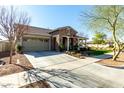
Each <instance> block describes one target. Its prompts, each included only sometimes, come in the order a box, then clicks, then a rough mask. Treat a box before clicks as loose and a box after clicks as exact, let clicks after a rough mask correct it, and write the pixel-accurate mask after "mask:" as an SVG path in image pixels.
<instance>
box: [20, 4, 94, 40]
mask: <svg viewBox="0 0 124 93" xmlns="http://www.w3.org/2000/svg"><path fill="white" fill-rule="evenodd" d="M21 8H22V10H24V11H25V12H27V13H28V15H29V16H30V17H31V22H30V25H32V26H36V27H42V28H49V29H56V28H58V27H63V26H71V27H72V28H74V29H75V30H76V31H78V32H79V33H84V35H86V36H88V37H89V38H91V36H92V31H90V29H89V28H88V27H87V26H86V25H85V24H82V21H83V20H81V16H80V15H81V12H87V11H89V10H91V9H92V8H93V6H86V5H82V6H79V5H34V6H31V5H28V6H21Z"/></svg>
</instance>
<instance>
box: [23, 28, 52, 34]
mask: <svg viewBox="0 0 124 93" xmlns="http://www.w3.org/2000/svg"><path fill="white" fill-rule="evenodd" d="M51 31H52V30H51V29H45V28H39V27H33V26H29V28H28V31H27V32H25V34H33V35H43V36H51V35H50V34H49V32H51Z"/></svg>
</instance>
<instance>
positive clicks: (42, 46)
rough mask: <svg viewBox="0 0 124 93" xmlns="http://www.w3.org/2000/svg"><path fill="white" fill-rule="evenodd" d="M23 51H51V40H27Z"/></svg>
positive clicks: (24, 42)
mask: <svg viewBox="0 0 124 93" xmlns="http://www.w3.org/2000/svg"><path fill="white" fill-rule="evenodd" d="M23 50H24V51H42V50H49V40H48V39H32V38H27V39H25V40H24V41H23Z"/></svg>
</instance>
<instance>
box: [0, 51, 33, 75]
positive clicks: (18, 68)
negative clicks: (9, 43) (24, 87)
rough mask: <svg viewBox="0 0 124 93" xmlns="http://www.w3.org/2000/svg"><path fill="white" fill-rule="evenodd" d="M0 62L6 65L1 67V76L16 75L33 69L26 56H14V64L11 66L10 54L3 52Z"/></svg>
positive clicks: (0, 55)
mask: <svg viewBox="0 0 124 93" xmlns="http://www.w3.org/2000/svg"><path fill="white" fill-rule="evenodd" d="M17 59H19V62H17ZM0 61H1V62H4V63H5V64H4V65H2V66H0V76H3V75H9V74H14V73H18V72H22V71H26V70H30V69H32V68H33V66H32V64H31V63H30V62H29V61H28V59H27V58H26V57H25V56H24V54H18V55H14V54H13V60H12V64H9V53H8V52H2V53H0Z"/></svg>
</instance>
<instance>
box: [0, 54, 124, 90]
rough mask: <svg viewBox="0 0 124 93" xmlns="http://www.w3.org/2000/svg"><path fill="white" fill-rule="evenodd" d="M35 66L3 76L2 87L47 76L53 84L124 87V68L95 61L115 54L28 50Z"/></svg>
mask: <svg viewBox="0 0 124 93" xmlns="http://www.w3.org/2000/svg"><path fill="white" fill-rule="evenodd" d="M25 55H26V57H27V58H28V59H29V61H30V62H31V63H32V65H33V66H34V67H35V69H32V70H29V71H24V72H20V73H16V74H11V75H6V76H2V77H0V87H21V86H23V85H26V84H30V83H33V82H36V81H39V80H46V81H47V82H48V83H49V84H50V85H51V87H68V88H69V87H123V86H124V83H123V82H124V70H120V69H114V68H109V67H105V66H102V65H99V64H97V63H95V62H96V61H99V60H101V59H104V58H108V57H111V54H106V55H100V56H96V57H93V58H91V57H86V58H85V59H78V58H75V57H72V56H69V55H67V54H63V53H59V52H32V53H31V52H30V53H26V54H25Z"/></svg>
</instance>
